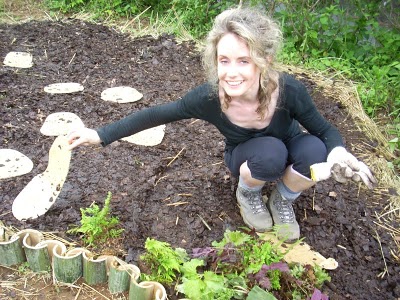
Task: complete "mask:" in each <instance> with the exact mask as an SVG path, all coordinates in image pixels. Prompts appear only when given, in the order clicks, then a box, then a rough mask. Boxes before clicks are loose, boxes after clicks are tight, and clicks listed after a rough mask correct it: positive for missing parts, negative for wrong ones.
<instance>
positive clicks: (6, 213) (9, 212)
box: [0, 210, 11, 218]
mask: <svg viewBox="0 0 400 300" xmlns="http://www.w3.org/2000/svg"><path fill="white" fill-rule="evenodd" d="M8 214H11V210H10V211H8V212H5V213H4V214H2V215H0V218H1V217H4V216H6V215H8Z"/></svg>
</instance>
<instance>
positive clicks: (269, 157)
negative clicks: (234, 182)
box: [225, 133, 327, 181]
mask: <svg viewBox="0 0 400 300" xmlns="http://www.w3.org/2000/svg"><path fill="white" fill-rule="evenodd" d="M326 157H327V151H326V147H325V144H324V143H323V142H322V141H321V140H320V139H319V138H317V137H316V136H313V135H310V134H306V133H304V134H299V135H297V136H295V137H293V138H292V139H290V140H289V141H288V142H287V143H286V144H285V143H283V142H282V141H281V140H279V139H277V138H274V137H269V136H266V137H258V138H252V139H250V140H248V141H246V142H244V143H242V144H239V145H237V146H236V147H235V148H234V149H233V150H232V151H226V152H225V163H226V165H227V166H228V168H229V169H230V171H231V173H232V174H233V175H234V176H235V177H238V176H239V170H240V166H241V165H242V164H243V163H244V162H245V161H247V165H248V167H249V169H250V171H251V176H252V177H253V178H255V179H258V180H262V181H274V180H276V179H278V178H280V177H281V176H282V175H283V172H284V171H285V169H286V167H287V166H288V165H291V164H293V169H294V170H295V171H297V172H299V173H300V174H302V175H304V176H306V177H308V178H310V175H311V174H310V166H311V165H312V164H315V163H320V162H325V161H326Z"/></svg>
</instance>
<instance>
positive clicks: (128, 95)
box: [101, 86, 143, 103]
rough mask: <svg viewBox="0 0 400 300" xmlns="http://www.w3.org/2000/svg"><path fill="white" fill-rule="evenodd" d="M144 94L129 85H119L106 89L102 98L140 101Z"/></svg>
mask: <svg viewBox="0 0 400 300" xmlns="http://www.w3.org/2000/svg"><path fill="white" fill-rule="evenodd" d="M142 98H143V94H141V93H139V92H138V91H137V90H136V89H134V88H132V87H129V86H117V87H113V88H109V89H106V90H104V91H103V92H102V93H101V99H102V100H104V101H110V102H117V103H128V102H135V101H139V100H140V99H142Z"/></svg>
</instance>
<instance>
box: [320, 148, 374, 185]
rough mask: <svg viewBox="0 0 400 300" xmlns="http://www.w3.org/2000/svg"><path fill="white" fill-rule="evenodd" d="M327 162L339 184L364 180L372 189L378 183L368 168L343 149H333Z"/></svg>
mask: <svg viewBox="0 0 400 300" xmlns="http://www.w3.org/2000/svg"><path fill="white" fill-rule="evenodd" d="M327 162H328V163H330V164H331V165H332V168H331V173H332V175H333V177H334V178H335V179H336V180H337V181H339V182H345V181H347V180H348V179H352V180H354V181H361V180H362V181H363V182H364V184H365V185H366V186H367V187H368V188H370V189H372V188H373V187H374V185H375V184H376V183H377V181H376V179H375V177H374V175H372V172H371V170H370V169H369V168H368V166H367V165H366V164H364V163H363V162H361V161H359V160H358V159H357V158H355V157H354V156H353V155H352V154H351V153H349V152H347V150H346V149H345V148H343V147H335V148H333V149H332V151H331V152H330V153H329V155H328V158H327Z"/></svg>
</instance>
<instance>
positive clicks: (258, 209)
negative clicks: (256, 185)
mask: <svg viewBox="0 0 400 300" xmlns="http://www.w3.org/2000/svg"><path fill="white" fill-rule="evenodd" d="M243 196H244V197H245V198H246V199H247V202H248V203H249V204H250V207H251V210H252V212H253V214H259V213H262V212H266V211H267V207H266V206H265V204H264V202H263V201H262V195H261V192H259V191H243Z"/></svg>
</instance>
